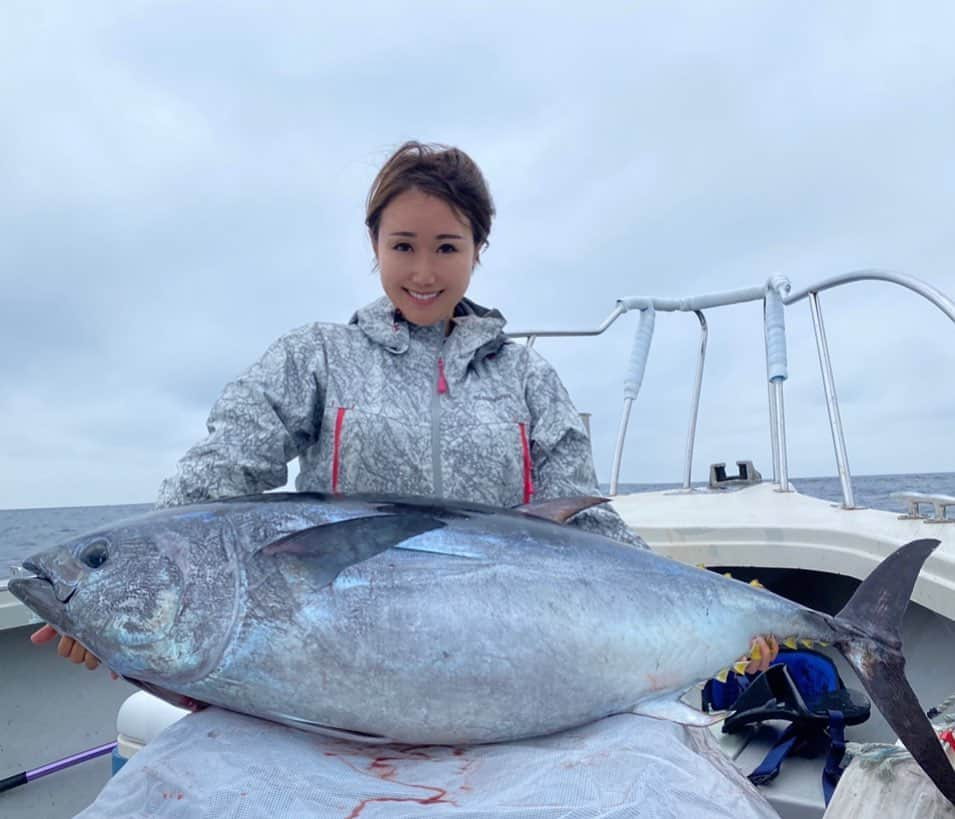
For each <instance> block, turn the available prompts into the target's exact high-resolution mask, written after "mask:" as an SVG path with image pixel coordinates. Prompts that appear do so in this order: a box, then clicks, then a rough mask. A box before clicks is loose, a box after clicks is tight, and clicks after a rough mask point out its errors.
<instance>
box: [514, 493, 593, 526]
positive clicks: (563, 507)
mask: <svg viewBox="0 0 955 819" xmlns="http://www.w3.org/2000/svg"><path fill="white" fill-rule="evenodd" d="M608 501H609V498H597V497H592V496H590V495H579V496H577V497H574V498H554V499H553V500H547V501H541V502H540V503H525V504H524V505H523V506H515V507H514V510H515V511H516V512H522V513H523V514H525V515H530V516H531V517H534V518H543V519H544V520H552V521H553V522H554V523H566V522H567V521H568V520H570V519H571V518H572V517H573V516H574V515H576V514H577V513H578V512H583V511H584V509H589V508H590V507H591V506H597V505H598V504H601V503H607V502H608Z"/></svg>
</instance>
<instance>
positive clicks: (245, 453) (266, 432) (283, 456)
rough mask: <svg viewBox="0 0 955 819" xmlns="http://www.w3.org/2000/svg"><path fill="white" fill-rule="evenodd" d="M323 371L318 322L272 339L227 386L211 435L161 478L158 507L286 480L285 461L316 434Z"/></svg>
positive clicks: (270, 486) (211, 422)
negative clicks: (173, 470) (269, 344)
mask: <svg viewBox="0 0 955 819" xmlns="http://www.w3.org/2000/svg"><path fill="white" fill-rule="evenodd" d="M325 371H326V369H325V365H324V345H323V344H322V340H321V333H320V331H319V330H318V328H317V327H316V326H314V325H313V326H310V327H303V328H300V329H298V330H293V331H292V332H291V333H288V334H287V335H285V336H283V337H282V338H280V339H279V340H278V341H276V342H274V343H273V344H272V345H271V346H270V347H269V349H268V350H267V351H266V352H265V354H264V355H263V356H262V358H261V359H259V361H257V362H256V363H255V364H253V365H252V366H251V367H250V368H249V369H248V370H247V371H246V372H245V373H244V374H242V375H241V376H240V377H239V378H238V379H236V380H235V381H233V382H232V383H230V384H227V385H226V387H225V389H224V390H223V391H222V395H221V396H220V397H219V399H218V400H217V401H216V403H215V404H214V405H213V407H212V410H211V412H210V414H209V418H208V420H207V421H206V428H207V429H208V433H209V434H208V435H207V436H206V438H205V439H204V440H202V441H200V442H199V443H197V444H195V445H194V446H193V447H192V448H191V449H189V451H188V452H186V454H185V455H184V456H183V457H182V458H181V459H180V461H179V464H178V466H177V468H176V473H175V475H173V476H171V477H169V478H166V480H164V481H163V482H162V485H161V486H160V489H159V500H158V502H157V504H156V505H157V508H162V507H165V506H177V505H180V504H186V503H200V502H202V501H206V500H214V499H216V498H225V497H231V496H235V495H247V494H252V493H256V492H263V491H265V490H267V489H274V488H275V487H277V486H282V485H283V484H285V482H286V481H287V480H288V462H289V461H291V460H292V459H293V458H294V457H296V456H297V455H298V454H299V453H300V452H303V451H304V450H305V449H307V448H308V447H309V446H311V444H313V443H314V442H315V441H316V440H317V436H318V423H319V419H320V418H321V417H322V416H321V408H322V406H323V404H324V393H325Z"/></svg>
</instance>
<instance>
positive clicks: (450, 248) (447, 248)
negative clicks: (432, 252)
mask: <svg viewBox="0 0 955 819" xmlns="http://www.w3.org/2000/svg"><path fill="white" fill-rule="evenodd" d="M457 252H458V249H457V248H456V247H455V246H454V245H449V244H443V245H441V246H440V247H439V248H438V253H457Z"/></svg>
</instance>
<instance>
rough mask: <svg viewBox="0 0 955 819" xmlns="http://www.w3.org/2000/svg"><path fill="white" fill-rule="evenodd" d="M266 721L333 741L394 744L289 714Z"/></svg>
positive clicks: (385, 738)
mask: <svg viewBox="0 0 955 819" xmlns="http://www.w3.org/2000/svg"><path fill="white" fill-rule="evenodd" d="M267 719H270V720H272V721H273V722H280V723H282V724H283V725H288V726H290V727H292V728H298V729H299V730H302V731H308V732H309V733H311V734H321V735H322V736H326V737H333V738H335V739H345V740H348V741H349V742H363V743H365V744H366V745H386V744H389V743H394V742H395V741H396V740H393V739H389V738H388V737H384V736H381V735H380V734H366V733H364V732H362V731H349V730H347V729H345V728H334V727H332V726H331V725H323V724H322V723H320V722H311V721H310V720H307V719H302V718H301V717H293V716H291V715H290V714H269V715H268V716H267Z"/></svg>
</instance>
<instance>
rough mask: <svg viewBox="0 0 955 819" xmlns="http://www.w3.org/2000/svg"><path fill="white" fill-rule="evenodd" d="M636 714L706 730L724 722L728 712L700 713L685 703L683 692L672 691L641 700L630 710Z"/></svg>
mask: <svg viewBox="0 0 955 819" xmlns="http://www.w3.org/2000/svg"><path fill="white" fill-rule="evenodd" d="M630 710H631V711H632V712H633V713H634V714H640V715H642V716H644V717H653V718H654V719H665V720H669V721H670V722H678V723H680V724H681V725H693V726H696V727H697V728H706V727H708V726H710V725H713V724H715V723H717V722H720V721H721V720H723V719H724V718H725V717H726V715H727V714H728V713H729V712H728V711H711V712H709V713H707V712H705V711H700V710H699V709H698V708H694V707H693V706H691V705H687V704H686V703H685V702H684V701H683V692H682V691H677V692H673V691H671V692H670V693H668V694H663V695H661V696H659V697H652V698H650V699H646V700H641V701H640V702H638V703H637V704H636V705H635V706H633V708H631V709H630Z"/></svg>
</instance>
